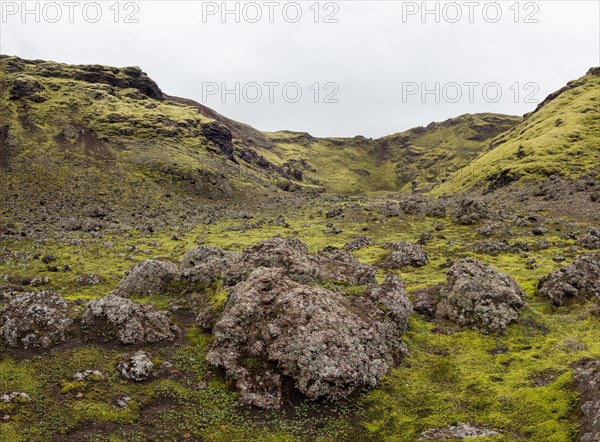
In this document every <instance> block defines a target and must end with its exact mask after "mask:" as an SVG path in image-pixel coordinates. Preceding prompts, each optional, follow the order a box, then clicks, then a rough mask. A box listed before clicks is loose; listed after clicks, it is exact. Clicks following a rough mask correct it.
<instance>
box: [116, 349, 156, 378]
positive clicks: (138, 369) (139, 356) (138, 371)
mask: <svg viewBox="0 0 600 442" xmlns="http://www.w3.org/2000/svg"><path fill="white" fill-rule="evenodd" d="M153 368H154V364H153V363H152V361H151V360H150V356H149V355H148V353H146V352H144V351H138V352H137V353H136V354H134V355H133V356H132V357H130V358H129V359H127V360H126V361H124V362H121V363H120V364H119V366H118V369H119V372H120V373H121V374H122V375H123V377H125V378H126V379H130V380H132V381H136V382H141V381H145V380H146V379H148V377H149V376H150V374H151V373H152V369H153Z"/></svg>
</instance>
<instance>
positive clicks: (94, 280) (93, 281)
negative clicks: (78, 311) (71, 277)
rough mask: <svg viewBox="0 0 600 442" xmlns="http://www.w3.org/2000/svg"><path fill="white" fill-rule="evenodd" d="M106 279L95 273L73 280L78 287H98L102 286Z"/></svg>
mask: <svg viewBox="0 0 600 442" xmlns="http://www.w3.org/2000/svg"><path fill="white" fill-rule="evenodd" d="M105 282H106V279H104V277H103V276H102V275H98V274H97V273H88V274H86V275H79V276H78V277H77V278H75V284H77V285H79V286H90V285H98V284H104V283H105Z"/></svg>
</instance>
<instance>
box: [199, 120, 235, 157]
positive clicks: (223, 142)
mask: <svg viewBox="0 0 600 442" xmlns="http://www.w3.org/2000/svg"><path fill="white" fill-rule="evenodd" d="M202 133H203V134H204V136H205V137H206V138H207V139H209V140H210V141H212V142H213V143H214V144H215V146H217V147H218V148H219V150H220V151H221V153H222V154H223V155H225V156H226V157H227V158H229V159H230V160H233V135H232V134H231V131H230V130H229V129H227V127H226V126H225V125H223V124H221V123H219V122H218V121H210V122H208V123H203V124H202Z"/></svg>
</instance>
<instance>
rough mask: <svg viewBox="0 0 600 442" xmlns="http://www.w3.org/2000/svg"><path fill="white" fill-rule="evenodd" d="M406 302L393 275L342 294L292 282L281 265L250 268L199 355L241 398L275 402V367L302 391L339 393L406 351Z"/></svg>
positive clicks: (375, 375)
mask: <svg viewBox="0 0 600 442" xmlns="http://www.w3.org/2000/svg"><path fill="white" fill-rule="evenodd" d="M295 251H296V252H302V247H300V246H299V245H297V247H296V249H295ZM285 256H287V255H285ZM410 310H411V309H410V302H409V301H408V298H407V296H406V293H405V292H404V289H403V286H402V283H401V281H400V280H399V279H398V278H397V277H393V276H390V277H388V278H386V280H385V281H384V284H382V286H381V287H379V288H371V289H369V291H368V293H367V294H366V295H365V296H364V297H353V296H349V297H347V296H344V295H342V294H338V293H334V292H331V291H329V290H325V289H323V288H320V287H314V286H307V285H302V284H299V283H297V282H295V281H293V280H291V279H290V278H289V277H288V276H287V272H286V270H285V269H283V268H258V269H255V270H254V271H253V273H252V274H251V275H250V277H249V278H248V279H247V280H246V281H244V282H242V283H240V284H238V285H237V286H236V287H234V288H233V290H232V292H231V294H230V295H229V299H228V301H227V304H226V306H225V309H224V311H223V313H222V314H221V316H220V318H219V320H218V321H217V323H216V325H215V326H214V328H213V334H214V336H215V342H214V344H213V346H212V347H211V349H210V351H209V353H208V355H207V360H208V361H209V362H210V363H211V364H213V365H217V366H221V367H223V368H225V370H226V372H227V374H228V375H229V376H230V377H232V378H234V379H235V380H236V382H237V383H238V387H240V389H241V393H242V401H243V402H245V403H251V404H254V405H257V406H262V407H278V406H279V404H280V402H281V393H280V380H279V378H278V376H279V374H283V375H285V376H289V377H291V378H292V379H293V380H294V382H295V385H296V387H297V388H298V389H299V390H300V391H301V392H302V393H304V394H305V395H307V396H308V397H310V398H318V397H328V398H331V399H339V398H343V397H345V396H347V395H348V394H350V393H351V392H352V391H354V390H355V389H356V388H358V387H360V386H375V385H377V383H378V381H379V379H380V378H381V376H383V374H384V373H386V372H387V370H388V369H389V367H390V366H391V365H392V364H393V362H394V357H395V356H396V357H401V356H402V355H403V354H405V353H406V349H405V347H404V345H403V343H402V340H401V334H402V332H403V331H404V329H405V327H406V321H407V319H408V315H409V314H410Z"/></svg>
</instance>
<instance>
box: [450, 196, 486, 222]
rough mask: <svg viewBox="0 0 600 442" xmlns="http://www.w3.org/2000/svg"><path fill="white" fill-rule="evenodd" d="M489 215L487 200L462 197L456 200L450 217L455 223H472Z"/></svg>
mask: <svg viewBox="0 0 600 442" xmlns="http://www.w3.org/2000/svg"><path fill="white" fill-rule="evenodd" d="M488 216H489V208H488V205H487V201H485V200H483V199H474V198H463V199H461V200H459V201H458V205H457V207H456V208H455V209H454V210H453V211H452V213H451V217H452V220H453V221H454V222H455V223H456V224H462V225H472V224H475V223H477V222H479V221H481V220H483V219H486V218H487V217H488Z"/></svg>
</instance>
